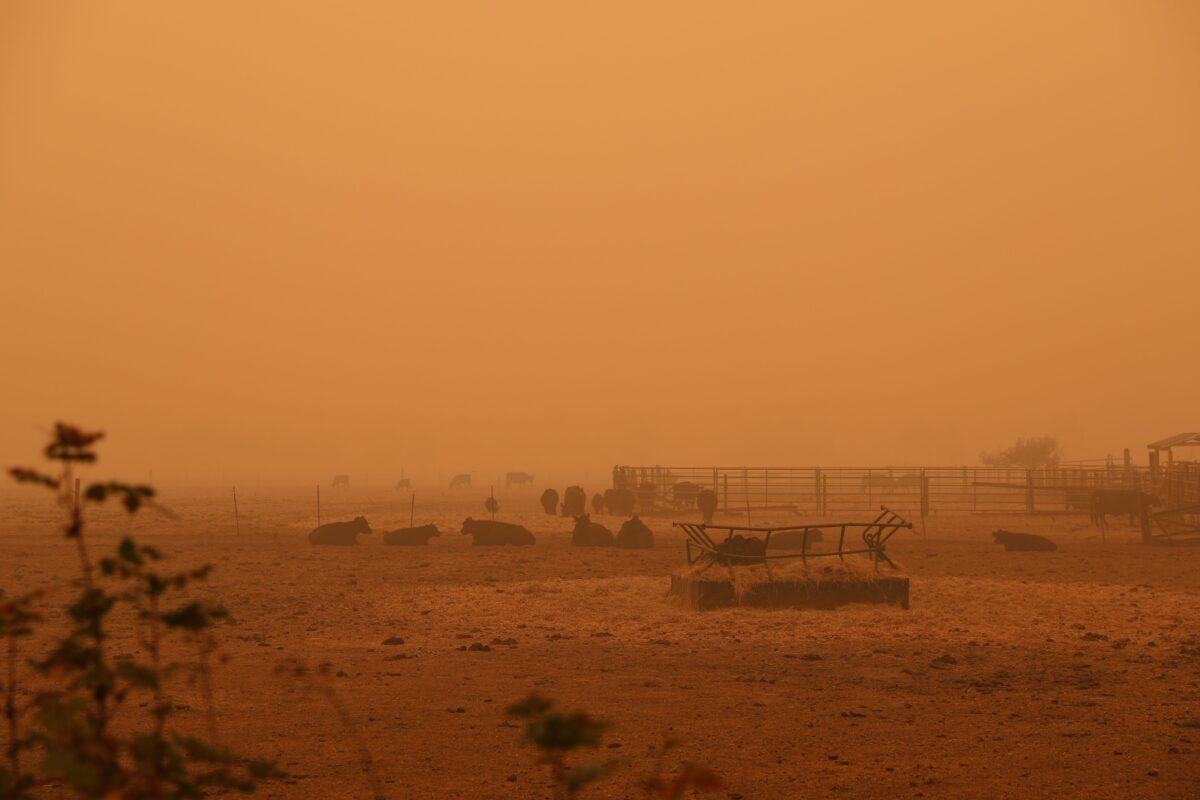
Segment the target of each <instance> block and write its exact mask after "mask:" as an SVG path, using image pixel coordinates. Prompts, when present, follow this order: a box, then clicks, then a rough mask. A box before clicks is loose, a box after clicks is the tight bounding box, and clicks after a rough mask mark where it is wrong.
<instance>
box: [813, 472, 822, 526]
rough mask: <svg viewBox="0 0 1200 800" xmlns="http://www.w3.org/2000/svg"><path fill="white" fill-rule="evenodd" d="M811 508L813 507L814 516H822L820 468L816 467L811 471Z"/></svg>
mask: <svg viewBox="0 0 1200 800" xmlns="http://www.w3.org/2000/svg"><path fill="white" fill-rule="evenodd" d="M813 506H814V507H815V513H816V515H817V516H818V517H819V516H823V515H822V513H821V468H820V467H817V468H815V469H814V470H813Z"/></svg>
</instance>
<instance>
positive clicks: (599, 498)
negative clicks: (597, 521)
mask: <svg viewBox="0 0 1200 800" xmlns="http://www.w3.org/2000/svg"><path fill="white" fill-rule="evenodd" d="M592 513H593V514H595V515H596V516H600V515H601V514H603V513H604V495H602V494H600V493H599V492H596V493H595V494H594V495H592Z"/></svg>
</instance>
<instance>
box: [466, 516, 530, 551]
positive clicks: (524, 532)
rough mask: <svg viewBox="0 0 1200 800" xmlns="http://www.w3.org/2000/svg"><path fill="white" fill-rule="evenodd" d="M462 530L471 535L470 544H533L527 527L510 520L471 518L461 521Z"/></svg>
mask: <svg viewBox="0 0 1200 800" xmlns="http://www.w3.org/2000/svg"><path fill="white" fill-rule="evenodd" d="M462 532H463V533H464V534H470V535H471V539H472V541H471V544H479V545H503V544H513V545H530V544H533V541H534V539H533V534H532V533H530V532H529V530H528V529H527V528H524V527H522V526H520V525H514V524H512V523H511V522H496V521H495V520H490V519H471V518H470V517H467V518H466V519H465V520H464V521H463V526H462Z"/></svg>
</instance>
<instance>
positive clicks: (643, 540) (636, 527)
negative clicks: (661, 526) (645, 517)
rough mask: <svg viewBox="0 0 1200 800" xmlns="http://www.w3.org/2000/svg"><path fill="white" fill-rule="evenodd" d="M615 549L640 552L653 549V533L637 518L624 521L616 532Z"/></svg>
mask: <svg viewBox="0 0 1200 800" xmlns="http://www.w3.org/2000/svg"><path fill="white" fill-rule="evenodd" d="M617 547H625V548H628V549H630V550H641V549H645V548H647V547H654V531H652V530H650V528H648V527H647V526H646V523H644V522H642V520H641V519H640V518H638V517H634V518H633V519H627V520H625V522H624V524H622V525H621V530H619V531H617Z"/></svg>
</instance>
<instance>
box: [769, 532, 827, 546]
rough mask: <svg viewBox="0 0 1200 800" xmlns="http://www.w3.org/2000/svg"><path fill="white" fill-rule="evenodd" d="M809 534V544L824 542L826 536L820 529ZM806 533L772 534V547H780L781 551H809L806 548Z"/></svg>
mask: <svg viewBox="0 0 1200 800" xmlns="http://www.w3.org/2000/svg"><path fill="white" fill-rule="evenodd" d="M807 533H808V544H809V545H811V544H813V543H814V542H822V541H824V540H825V539H824V536H823V535H822V534H821V530H820V529H819V528H814V529H813V530H810V531H808V532H807ZM804 534H805V531H781V532H779V533H773V534H771V547H772V548H776V547H778V548H779V549H780V550H807V549H808V548H807V547H805V546H804Z"/></svg>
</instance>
